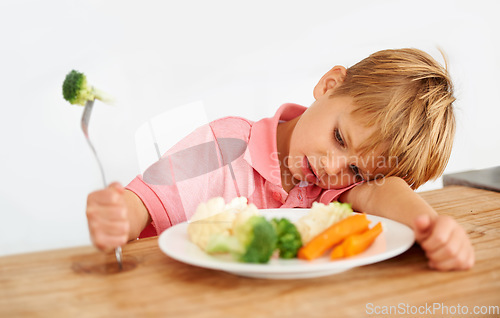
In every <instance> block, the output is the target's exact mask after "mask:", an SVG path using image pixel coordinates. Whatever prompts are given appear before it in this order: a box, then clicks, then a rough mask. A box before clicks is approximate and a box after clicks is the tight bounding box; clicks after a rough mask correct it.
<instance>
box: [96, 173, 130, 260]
mask: <svg viewBox="0 0 500 318" xmlns="http://www.w3.org/2000/svg"><path fill="white" fill-rule="evenodd" d="M124 192H125V189H124V188H123V187H122V186H121V185H120V184H119V183H116V182H115V183H112V184H111V185H109V186H108V187H107V188H105V189H102V190H99V191H95V192H92V193H90V194H89V195H88V197H87V220H88V223H89V230H90V237H91V239H92V242H93V243H94V245H95V246H96V247H97V248H98V249H100V250H102V251H111V250H112V249H114V248H116V247H118V246H121V245H124V244H125V243H127V240H128V236H129V228H130V224H129V223H130V222H129V219H128V217H127V213H128V211H127V205H126V203H125V198H124Z"/></svg>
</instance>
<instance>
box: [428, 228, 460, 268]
mask: <svg viewBox="0 0 500 318" xmlns="http://www.w3.org/2000/svg"><path fill="white" fill-rule="evenodd" d="M466 243H467V241H465V240H464V236H463V235H462V233H461V232H460V230H459V229H458V228H455V230H453V231H452V233H451V235H450V236H449V237H448V241H447V242H445V243H444V244H443V245H442V246H441V247H439V248H437V249H435V250H429V251H427V253H426V255H427V257H428V258H429V260H430V261H431V262H434V263H441V262H447V261H448V260H457V261H459V263H461V262H462V261H465V255H466V254H467V252H468V249H467V246H466ZM447 263H448V262H447Z"/></svg>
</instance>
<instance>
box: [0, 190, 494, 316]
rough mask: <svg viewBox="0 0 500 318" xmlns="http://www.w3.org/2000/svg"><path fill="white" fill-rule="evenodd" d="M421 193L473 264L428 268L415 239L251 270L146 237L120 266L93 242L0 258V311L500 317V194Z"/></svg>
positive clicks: (16, 313) (6, 313)
mask: <svg viewBox="0 0 500 318" xmlns="http://www.w3.org/2000/svg"><path fill="white" fill-rule="evenodd" d="M421 195H422V197H424V199H425V200H427V201H428V202H429V203H430V204H431V205H432V206H433V207H434V208H435V209H436V210H437V211H438V212H439V213H442V214H449V215H452V216H454V217H455V218H456V219H457V220H458V222H460V223H461V224H462V225H463V226H464V227H465V228H466V230H467V232H468V233H469V235H470V237H471V239H472V243H473V244H474V247H475V250H476V259H477V261H476V265H475V267H474V268H473V269H472V270H469V271H459V272H437V271H433V270H430V269H428V268H427V265H426V258H425V255H424V253H423V251H422V250H421V249H420V247H418V246H416V245H415V246H413V247H412V248H411V249H410V250H408V251H407V252H405V253H404V254H402V255H400V256H397V257H395V258H393V259H390V260H386V261H383V262H380V263H377V264H372V265H367V266H363V267H359V268H355V269H351V270H349V271H347V272H344V273H342V274H337V275H332V276H327V277H321V278H314V279H299V280H265V279H253V278H244V277H238V276H234V275H232V274H228V273H224V272H219V271H213V270H208V269H203V268H197V267H194V266H190V265H186V264H183V263H180V262H177V261H175V260H173V259H171V258H169V257H167V256H166V255H164V254H163V253H162V252H161V251H160V250H159V248H158V245H157V239H156V238H150V239H143V240H138V241H135V242H133V243H130V244H128V245H127V246H125V247H124V256H125V261H126V267H127V268H126V270H125V271H123V272H120V273H116V272H115V273H114V272H113V269H114V267H113V266H114V265H113V264H114V263H113V259H112V256H109V255H104V254H102V253H99V252H97V251H96V250H95V249H94V248H93V247H90V246H88V247H76V248H70V249H64V250H54V251H47V252H40V253H31V254H21V255H12V256H6V257H1V258H0V286H1V287H0V317H157V316H161V317H387V316H391V315H387V314H385V313H384V312H383V311H384V310H393V313H395V314H396V315H392V316H398V317H416V316H419V317H431V316H436V317H447V316H450V317H458V316H460V317H500V313H498V310H500V308H499V307H500V193H495V192H489V191H485V190H478V189H472V188H466V187H458V186H454V187H446V188H443V189H439V190H435V191H430V192H425V193H421ZM106 262H108V264H109V267H108V268H107V269H106V267H102V266H99V265H96V264H105V263H106ZM93 266H94V267H93ZM419 306H421V307H419ZM426 306H427V307H426ZM437 306H441V309H438V307H437ZM444 306H447V307H448V308H447V310H448V315H447V314H446V311H444V310H445V307H444ZM465 306H467V307H465ZM475 306H479V307H475ZM481 306H486V307H481ZM465 308H466V309H467V310H468V312H469V315H464V314H463V313H464V312H463V311H464V310H465ZM431 309H432V310H434V311H431ZM474 309H476V310H483V313H484V314H477V315H473V314H472V311H473V310H474ZM412 311H413V314H412ZM416 311H420V314H419V313H418V312H416ZM453 311H454V312H455V314H454V315H452V314H450V313H453ZM486 311H489V314H487V313H485V312H486ZM460 313H462V314H461V315H460Z"/></svg>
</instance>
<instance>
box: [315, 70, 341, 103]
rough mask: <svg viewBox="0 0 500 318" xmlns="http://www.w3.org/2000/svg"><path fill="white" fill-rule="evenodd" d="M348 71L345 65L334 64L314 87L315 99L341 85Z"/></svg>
mask: <svg viewBox="0 0 500 318" xmlns="http://www.w3.org/2000/svg"><path fill="white" fill-rule="evenodd" d="M346 73H347V71H346V69H345V67H343V66H340V65H337V66H334V67H333V68H332V69H331V70H329V71H328V72H327V73H326V74H325V75H323V77H322V78H321V79H320V80H319V82H318V84H316V86H315V87H314V90H313V95H314V99H318V98H320V97H321V96H323V95H324V94H325V93H326V92H327V91H329V90H330V89H332V88H335V87H337V86H338V85H341V84H342V82H343V81H344V78H345V76H346Z"/></svg>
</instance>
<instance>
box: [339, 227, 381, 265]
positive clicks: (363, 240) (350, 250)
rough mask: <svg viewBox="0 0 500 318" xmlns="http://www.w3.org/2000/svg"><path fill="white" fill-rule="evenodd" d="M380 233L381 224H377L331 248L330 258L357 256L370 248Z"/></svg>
mask: <svg viewBox="0 0 500 318" xmlns="http://www.w3.org/2000/svg"><path fill="white" fill-rule="evenodd" d="M380 233H382V223H380V222H379V223H377V225H375V226H374V227H372V228H371V229H369V230H367V231H365V232H363V233H361V234H354V235H351V236H349V237H347V238H346V239H345V240H344V241H343V242H342V243H340V244H339V245H337V246H335V247H334V248H333V250H332V252H331V253H330V258H331V259H338V258H342V257H349V256H354V255H357V254H359V253H361V252H363V251H365V250H366V249H367V248H368V247H370V246H371V245H372V244H373V242H374V241H375V239H376V238H377V237H378V236H379V234H380Z"/></svg>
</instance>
